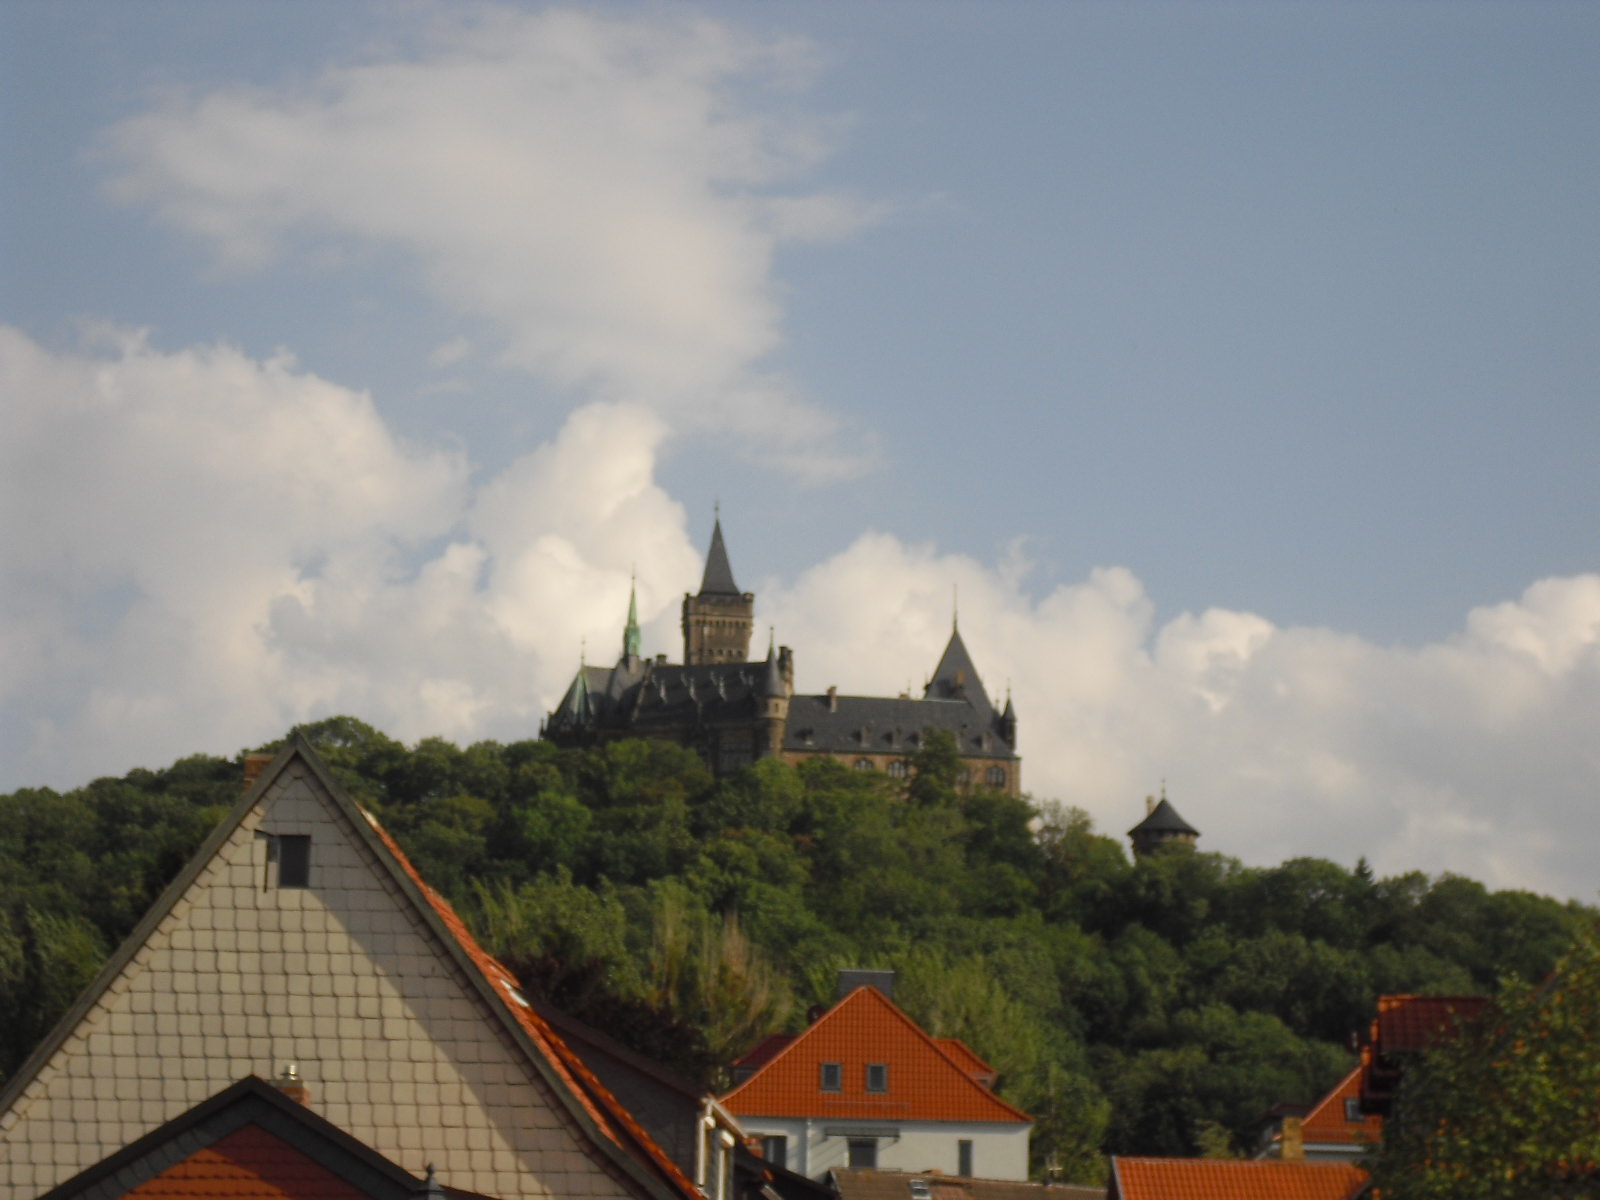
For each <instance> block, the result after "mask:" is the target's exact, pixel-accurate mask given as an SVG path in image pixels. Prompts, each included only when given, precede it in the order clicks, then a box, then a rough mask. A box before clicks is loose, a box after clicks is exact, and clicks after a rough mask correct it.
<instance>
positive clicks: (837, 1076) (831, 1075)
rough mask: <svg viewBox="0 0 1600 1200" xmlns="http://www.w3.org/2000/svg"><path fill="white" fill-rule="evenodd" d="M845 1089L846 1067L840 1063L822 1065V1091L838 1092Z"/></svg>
mask: <svg viewBox="0 0 1600 1200" xmlns="http://www.w3.org/2000/svg"><path fill="white" fill-rule="evenodd" d="M843 1087H844V1067H843V1066H842V1065H841V1064H839V1063H823V1064H822V1090H823V1091H825V1092H837V1091H840V1090H842V1089H843Z"/></svg>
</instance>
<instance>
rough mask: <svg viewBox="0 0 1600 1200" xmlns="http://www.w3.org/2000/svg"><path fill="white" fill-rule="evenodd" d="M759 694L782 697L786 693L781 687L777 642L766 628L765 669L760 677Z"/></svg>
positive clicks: (780, 667)
mask: <svg viewBox="0 0 1600 1200" xmlns="http://www.w3.org/2000/svg"><path fill="white" fill-rule="evenodd" d="M761 694H762V695H763V696H782V695H786V694H787V691H786V689H785V688H784V686H783V665H782V664H781V663H779V662H778V642H777V637H776V635H775V634H774V632H773V630H772V627H771V626H768V627H767V669H766V672H765V673H764V674H763V675H762V677H761Z"/></svg>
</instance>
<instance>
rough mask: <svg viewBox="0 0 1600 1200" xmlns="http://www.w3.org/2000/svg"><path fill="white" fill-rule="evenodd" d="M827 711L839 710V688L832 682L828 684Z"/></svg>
mask: <svg viewBox="0 0 1600 1200" xmlns="http://www.w3.org/2000/svg"><path fill="white" fill-rule="evenodd" d="M828 711H829V712H838V711H839V689H838V688H836V687H834V686H833V685H832V684H829V685H828Z"/></svg>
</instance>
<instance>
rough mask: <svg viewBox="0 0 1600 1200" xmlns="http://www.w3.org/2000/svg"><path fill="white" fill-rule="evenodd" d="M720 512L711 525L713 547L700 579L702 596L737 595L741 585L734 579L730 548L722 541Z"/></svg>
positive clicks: (707, 553) (708, 554) (707, 556)
mask: <svg viewBox="0 0 1600 1200" xmlns="http://www.w3.org/2000/svg"><path fill="white" fill-rule="evenodd" d="M718 507H719V513H718V516H717V518H716V520H715V521H714V522H712V525H711V549H710V550H708V551H707V552H706V573H705V575H704V576H703V577H702V578H701V580H700V594H701V595H702V596H705V595H712V596H737V595H739V594H740V592H739V585H738V584H736V583H734V581H733V568H732V567H731V566H729V565H728V548H727V547H726V546H725V545H723V543H722V516H721V513H720V507H721V506H720V505H719V506H718Z"/></svg>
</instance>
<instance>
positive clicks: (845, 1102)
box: [722, 987, 1032, 1124]
mask: <svg viewBox="0 0 1600 1200" xmlns="http://www.w3.org/2000/svg"><path fill="white" fill-rule="evenodd" d="M962 1049H963V1050H964V1051H965V1047H963V1048H962ZM973 1061H977V1058H976V1055H973V1054H972V1053H971V1051H965V1053H963V1054H960V1055H959V1057H958V1055H957V1054H955V1053H952V1052H951V1050H949V1049H948V1048H946V1047H945V1046H943V1045H941V1044H940V1043H939V1042H938V1041H936V1040H935V1039H933V1038H931V1037H929V1036H928V1035H927V1034H926V1033H924V1032H923V1031H922V1030H921V1029H920V1028H918V1026H917V1023H916V1022H915V1021H913V1020H912V1019H911V1018H910V1017H908V1016H906V1015H905V1013H903V1012H901V1011H900V1010H899V1009H898V1008H896V1007H895V1006H894V1004H893V1003H891V1002H890V1001H889V999H888V998H887V997H886V996H884V994H883V993H882V992H880V991H878V989H877V988H873V987H858V988H856V989H855V991H853V992H851V993H850V994H849V995H848V996H846V997H845V998H844V999H843V1000H841V1001H839V1003H838V1004H835V1005H834V1006H833V1007H832V1008H831V1009H829V1010H828V1011H827V1012H826V1013H824V1014H823V1015H822V1016H821V1017H819V1018H818V1019H817V1020H816V1022H815V1023H814V1024H813V1025H812V1026H811V1027H810V1028H809V1029H807V1030H806V1031H805V1032H804V1033H802V1034H800V1035H799V1036H798V1037H796V1038H795V1039H794V1040H793V1041H791V1042H790V1043H789V1044H788V1045H786V1046H784V1047H783V1048H782V1049H780V1050H779V1051H778V1052H777V1053H776V1054H774V1055H772V1056H771V1057H770V1058H769V1059H768V1060H767V1061H766V1062H765V1063H764V1064H763V1065H762V1066H761V1067H760V1068H759V1069H758V1070H757V1071H756V1073H755V1074H754V1075H752V1076H751V1077H750V1078H749V1079H747V1080H745V1081H744V1082H743V1083H741V1084H740V1085H739V1086H738V1087H736V1088H734V1089H733V1090H732V1091H731V1092H729V1093H728V1094H727V1095H726V1096H724V1097H723V1098H722V1102H723V1104H724V1105H725V1106H726V1107H727V1109H728V1110H729V1111H730V1112H732V1113H733V1114H734V1115H735V1116H761V1117H837V1118H842V1119H865V1120H894V1121H997V1122H1006V1123H1008V1124H1010V1123H1021V1122H1031V1121H1032V1118H1031V1117H1029V1116H1028V1114H1027V1113H1025V1112H1022V1111H1021V1110H1020V1109H1017V1108H1013V1107H1012V1106H1011V1105H1009V1104H1007V1103H1006V1102H1005V1101H1004V1100H1002V1099H1000V1098H999V1097H998V1096H996V1095H995V1094H994V1093H993V1092H991V1091H989V1089H988V1088H986V1087H983V1086H982V1085H981V1084H979V1083H978V1082H977V1081H976V1080H974V1079H973V1078H972V1076H971V1074H970V1073H969V1067H970V1066H971V1064H972V1062H973ZM823 1063H838V1064H839V1065H840V1068H841V1070H840V1085H841V1086H840V1088H839V1090H838V1091H837V1092H824V1091H823V1090H822V1086H821V1071H822V1064H823ZM869 1063H870V1064H880V1063H881V1064H883V1065H884V1066H886V1067H888V1076H889V1077H888V1090H887V1091H885V1092H881V1093H878V1092H869V1091H867V1087H866V1082H867V1081H866V1074H867V1070H866V1069H867V1065H868V1064H869Z"/></svg>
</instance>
